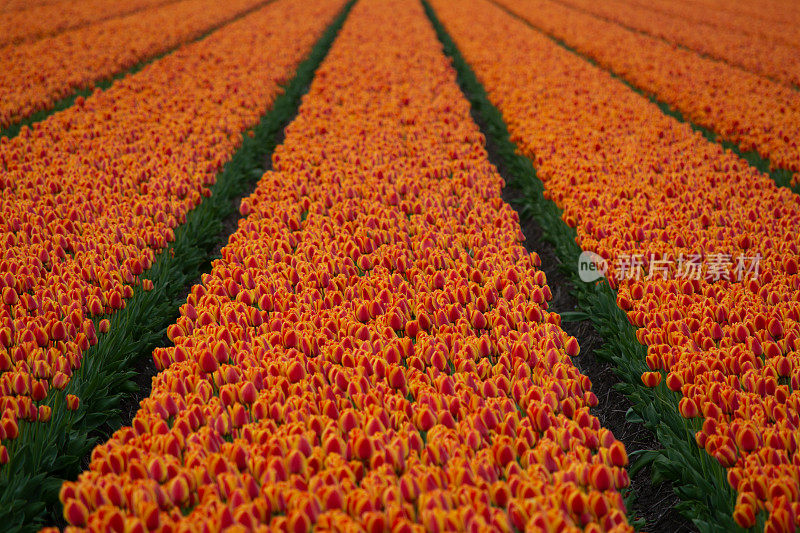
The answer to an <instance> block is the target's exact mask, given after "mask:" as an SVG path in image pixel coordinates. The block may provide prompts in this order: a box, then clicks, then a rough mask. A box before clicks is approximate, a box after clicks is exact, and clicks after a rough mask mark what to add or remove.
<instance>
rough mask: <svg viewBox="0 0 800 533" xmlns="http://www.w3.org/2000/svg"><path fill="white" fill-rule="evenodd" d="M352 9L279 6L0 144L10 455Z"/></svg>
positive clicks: (1, 376) (1, 368)
mask: <svg viewBox="0 0 800 533" xmlns="http://www.w3.org/2000/svg"><path fill="white" fill-rule="evenodd" d="M341 7H342V2H338V1H329V0H316V1H313V2H306V3H304V4H303V5H296V4H294V3H292V2H290V1H281V2H277V3H275V4H273V5H270V6H268V7H266V8H264V9H263V10H261V11H259V12H257V13H254V14H252V15H250V16H249V17H246V18H244V19H242V20H240V21H238V22H236V23H234V24H232V25H230V26H229V27H227V28H225V29H223V30H220V31H219V32H217V33H215V34H214V35H212V36H210V37H209V38H207V39H205V40H203V41H202V42H198V43H196V44H193V45H191V46H189V47H186V48H185V49H181V50H180V51H178V52H176V53H175V54H173V55H171V56H169V57H167V58H164V59H163V60H161V61H159V62H157V63H155V64H153V65H151V66H150V67H148V68H147V69H145V70H143V71H141V72H139V73H137V74H136V75H134V76H131V77H129V78H126V79H125V80H122V81H121V82H119V83H118V84H116V85H115V86H114V87H113V88H111V89H109V90H108V91H105V92H102V93H98V94H96V95H94V96H92V97H91V98H89V99H87V100H86V101H83V102H79V103H78V104H77V105H76V106H75V107H73V108H70V109H69V110H67V111H64V112H62V113H58V114H56V115H53V116H51V117H50V118H49V119H47V120H46V121H44V122H42V123H40V124H38V125H37V126H36V127H35V128H34V129H33V130H26V131H24V132H23V133H22V134H21V135H20V136H18V137H16V138H14V139H12V140H10V141H8V140H6V142H3V143H2V144H0V167H2V168H4V169H5V171H4V172H3V174H2V175H0V180H2V181H0V189H1V190H2V200H0V202H2V203H0V213H2V215H1V216H0V246H2V257H3V259H2V260H0V293H1V294H2V301H1V302H0V411H2V422H1V423H0V439H1V440H2V441H4V442H5V443H6V444H7V440H8V439H14V438H16V436H17V435H18V429H17V426H18V420H20V419H24V420H27V421H30V422H37V421H38V422H42V423H44V422H47V421H48V420H49V418H50V416H51V411H50V402H49V398H48V392H49V391H50V390H51V389H64V388H65V387H66V386H67V385H68V383H69V381H70V377H71V376H72V375H73V373H74V372H75V371H76V370H77V369H78V368H79V367H80V366H81V359H82V354H83V352H84V351H85V350H86V349H87V348H88V347H89V346H91V345H93V344H95V343H96V342H97V339H98V335H99V334H100V333H103V332H105V331H107V330H108V328H109V325H110V322H109V320H108V319H107V318H104V316H105V315H109V314H111V313H114V312H116V311H118V310H119V309H122V308H124V307H125V305H126V299H127V298H129V297H131V296H132V295H133V289H134V287H135V286H136V285H137V284H141V287H142V288H143V289H145V290H149V289H150V288H152V282H150V281H149V280H143V281H141V283H140V278H139V276H140V275H141V274H142V273H143V272H144V271H146V270H147V269H148V268H149V267H150V266H151V265H152V264H153V262H154V259H155V257H156V255H157V254H158V253H159V252H160V251H162V250H163V249H165V248H166V247H167V246H168V244H169V243H170V242H171V241H172V240H173V239H174V234H175V229H176V227H177V226H178V225H180V224H181V223H183V222H184V221H185V220H186V215H187V213H188V212H189V211H190V210H191V209H193V208H194V207H196V206H197V205H198V204H199V203H200V201H201V200H202V198H203V197H204V196H208V194H209V193H210V189H209V186H210V185H211V184H212V183H213V182H214V180H215V177H216V174H217V172H218V171H219V170H220V169H221V167H222V165H223V164H224V163H225V162H226V161H228V160H229V159H230V157H231V155H232V154H233V153H234V152H235V151H236V149H237V147H238V146H239V145H240V144H241V141H242V135H243V131H244V130H246V129H247V128H250V127H252V126H254V125H255V124H257V123H258V121H259V116H260V115H261V114H262V113H264V111H265V110H266V109H267V108H269V106H270V105H271V104H272V102H273V100H274V99H275V97H276V95H277V94H278V92H279V91H280V90H281V85H282V84H283V83H284V82H285V81H286V80H287V79H288V78H290V77H291V75H292V73H293V72H294V70H295V69H296V68H297V65H298V64H299V63H300V61H301V60H302V59H303V58H304V57H305V56H306V55H307V54H308V52H309V50H310V49H311V47H312V46H313V45H314V43H315V42H316V39H318V38H319V36H320V35H321V34H322V32H323V31H324V30H325V28H326V24H327V23H329V22H330V21H331V20H332V19H333V17H334V15H335V13H336V12H337V11H338V10H339V9H341ZM276 19H278V20H285V21H284V22H283V23H282V24H280V25H276V24H275V23H274V21H275V20H276ZM78 400H79V399H78ZM69 405H70V406H76V405H77V401H75V402H74V403H70V404H69ZM8 459H9V458H8V455H7V452H4V451H3V446H2V445H0V463H4V462H6V461H7V460H8ZM11 459H12V460H13V457H12V458H11Z"/></svg>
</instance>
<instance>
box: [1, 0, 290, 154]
mask: <svg viewBox="0 0 800 533" xmlns="http://www.w3.org/2000/svg"><path fill="white" fill-rule="evenodd" d="M274 1H275V0H264V1H263V2H259V3H258V4H256V5H254V6H253V7H250V8H248V9H246V10H245V11H242V12H240V13H238V14H237V15H234V16H233V17H232V18H230V19H228V20H224V21H222V22H220V23H219V24H215V25H214V26H212V27H210V28H208V29H207V30H206V31H204V32H203V33H202V34H200V35H199V36H198V37H195V38H194V39H190V40H188V41H184V42H182V43H179V44H177V45H175V46H173V47H171V48H169V49H167V50H165V51H164V52H161V53H160V54H157V55H154V56H152V57H149V58H147V59H143V60H142V61H140V62H138V63H136V64H135V65H133V66H132V67H130V68H128V69H125V70H123V71H121V72H118V73H116V74H114V75H113V76H111V77H108V78H104V79H101V80H98V81H94V82H91V86H90V87H87V88H84V89H77V90H75V92H73V93H71V94H69V95H68V96H65V97H64V98H61V99H60V100H56V101H55V102H53V104H52V105H51V106H49V107H47V108H45V109H40V110H39V111H36V112H35V113H33V114H31V115H28V116H27V117H25V118H24V119H22V120H20V121H19V122H16V123H14V124H11V125H10V126H7V127H6V128H4V129H0V137H8V138H9V139H13V138H14V137H16V136H17V135H19V132H20V131H21V130H22V128H23V127H25V126H27V127H29V128H30V127H31V126H33V125H34V124H36V123H37V122H41V121H43V120H45V119H46V118H47V117H49V116H50V115H53V114H55V113H58V112H59V111H63V110H65V109H67V108H69V107H72V105H73V104H74V103H75V100H76V99H77V98H78V97H79V96H82V97H84V98H88V97H89V96H91V95H92V93H94V92H95V91H96V90H100V91H105V90H106V89H108V88H109V87H111V86H112V85H113V84H114V82H115V81H117V80H119V79H122V78H124V77H125V76H128V75H131V74H136V73H137V72H139V71H140V70H142V69H143V68H144V67H146V66H147V65H149V64H151V63H155V62H156V61H158V60H159V59H161V58H163V57H166V56H168V55H169V54H171V53H173V52H175V51H176V50H178V49H179V48H181V47H183V46H187V45H190V44H193V43H196V42H198V41H202V40H203V39H205V38H206V37H208V36H209V35H211V34H212V33H214V32H215V31H217V30H219V29H220V28H222V27H224V26H227V25H228V24H232V23H234V22H236V21H237V20H239V19H241V18H244V17H246V16H247V15H249V14H250V13H253V12H254V11H257V10H259V9H261V8H262V7H264V6H266V5H267V4H271V3H272V2H274ZM126 16H127V15H126Z"/></svg>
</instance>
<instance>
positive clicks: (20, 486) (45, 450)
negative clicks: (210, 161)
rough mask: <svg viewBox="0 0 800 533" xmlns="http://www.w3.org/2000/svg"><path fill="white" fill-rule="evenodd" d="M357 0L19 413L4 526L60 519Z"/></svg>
mask: <svg viewBox="0 0 800 533" xmlns="http://www.w3.org/2000/svg"><path fill="white" fill-rule="evenodd" d="M354 3H355V0H351V1H350V2H349V3H348V4H347V5H346V6H345V7H344V8H343V9H342V11H341V12H340V13H339V14H338V15H337V17H336V18H335V19H334V21H333V22H332V23H331V25H330V26H329V27H328V29H327V30H326V31H325V33H324V34H323V36H322V37H321V38H320V40H319V41H318V42H317V44H316V45H315V46H314V48H313V49H312V51H311V52H310V54H309V56H308V57H307V58H306V59H305V60H304V61H303V62H302V63H301V64H300V65H299V66H298V68H297V72H296V74H295V77H294V78H293V79H292V81H291V82H289V84H288V85H287V86H286V87H285V91H284V92H283V93H282V94H281V95H280V96H279V97H278V98H277V99H276V100H275V103H274V105H273V107H272V109H271V110H270V111H269V113H267V114H266V115H265V116H264V117H263V119H262V120H261V122H260V123H259V124H258V125H257V126H256V127H255V128H254V129H253V130H252V131H253V134H254V136H253V137H252V138H251V137H249V136H247V135H245V136H244V142H243V144H242V147H241V148H240V149H239V150H238V151H237V152H236V154H235V155H234V156H233V158H232V159H231V161H229V162H228V163H227V164H226V165H225V167H224V169H223V170H222V172H221V173H220V175H219V176H218V177H217V182H216V184H215V185H214V186H213V187H212V188H211V189H212V195H211V196H210V197H209V198H207V199H205V200H204V201H203V202H202V203H201V204H200V205H199V206H198V207H197V208H196V209H194V210H193V211H191V212H190V213H189V214H188V215H187V218H186V223H185V224H184V225H182V226H180V227H179V228H177V230H176V231H175V237H176V238H175V241H174V242H173V243H172V245H171V246H170V247H169V249H167V250H165V251H164V252H162V253H161V254H160V255H159V257H158V259H157V261H156V263H155V265H154V266H153V267H152V268H151V269H150V270H149V271H148V272H146V273H145V274H144V275H143V276H142V278H146V279H150V280H152V281H153V284H154V287H155V288H154V289H153V290H152V291H149V292H147V291H143V290H142V289H141V288H137V289H136V290H135V291H134V296H133V297H132V298H130V299H128V300H127V301H126V304H127V305H126V307H125V309H123V310H121V311H119V312H117V313H115V314H114V315H113V316H112V317H111V329H110V331H109V332H108V333H107V334H105V335H103V336H101V337H100V340H99V342H98V343H97V344H96V345H95V346H93V347H91V348H90V349H89V350H87V351H86V352H85V353H84V358H83V362H82V364H81V367H80V368H79V369H78V370H77V371H76V372H75V374H74V375H73V376H72V380H71V381H70V382H69V384H68V385H67V387H66V389H65V390H63V391H55V390H54V391H52V392H51V394H50V395H49V396H48V397H47V399H46V400H45V402H44V404H46V405H50V406H51V407H52V409H53V416H52V419H51V420H50V422H48V423H46V424H40V423H36V424H31V423H28V422H24V421H20V435H19V437H18V438H17V439H15V440H13V441H9V442H8V443H7V446H8V449H9V454H10V455H11V462H9V464H7V465H5V466H3V467H2V468H0V524H3V526H2V530H3V531H5V532H12V531H36V530H37V529H38V528H39V527H40V526H41V525H42V524H43V523H45V522H50V523H53V522H56V523H57V522H60V521H61V512H62V511H61V504H60V502H59V500H58V491H59V489H60V487H61V483H62V481H63V480H65V479H75V478H76V477H77V476H78V474H79V473H80V471H81V461H82V460H83V459H84V457H85V456H86V455H87V454H88V453H89V452H90V451H91V449H92V447H93V446H94V445H95V443H96V441H97V440H98V437H102V436H107V435H110V434H111V432H113V431H114V430H115V429H117V428H118V427H119V426H120V423H121V418H120V402H121V401H122V400H123V399H124V398H125V397H126V396H127V395H128V393H130V392H132V391H133V390H135V388H136V386H135V384H134V383H133V381H132V378H133V377H134V375H135V371H133V370H131V368H132V367H133V362H134V361H136V360H137V359H140V358H142V357H150V355H151V353H152V351H153V348H154V347H155V346H156V345H157V343H158V342H159V341H160V340H161V339H162V338H163V336H164V332H165V330H166V327H167V326H168V325H170V324H171V323H173V322H174V320H175V319H176V317H177V316H178V307H179V306H180V305H181V304H183V303H184V301H185V290H186V287H187V285H188V284H189V283H191V282H192V280H195V279H196V278H197V277H198V276H199V275H200V273H201V272H202V271H203V269H204V268H205V267H207V266H208V263H209V261H210V260H211V259H212V257H210V252H211V250H212V249H213V247H214V245H215V244H216V242H217V238H218V235H219V234H220V232H221V231H222V228H223V226H222V220H224V219H225V218H226V217H228V216H230V215H231V214H233V213H235V211H236V206H233V205H232V200H233V199H235V198H236V197H238V196H239V195H241V194H243V193H245V192H246V191H248V190H249V189H250V188H251V187H252V185H253V184H254V183H255V182H256V181H258V179H259V178H260V177H261V176H262V175H263V173H264V171H265V168H264V166H265V164H266V162H267V160H268V158H269V157H270V156H271V154H272V152H273V150H274V149H275V146H276V145H277V143H278V142H279V139H280V136H281V134H282V132H283V128H284V127H285V126H286V124H287V123H288V122H289V121H290V120H292V119H293V118H294V116H295V115H296V113H297V108H298V107H299V105H300V100H301V97H302V96H303V94H305V93H306V92H307V91H308V87H309V84H310V82H311V80H312V78H313V76H314V72H315V71H316V69H317V67H318V66H319V64H320V63H321V62H322V60H323V59H324V58H325V56H326V55H327V52H328V49H329V48H330V46H331V44H332V43H333V40H334V39H335V37H336V34H337V33H338V31H339V29H340V28H341V26H342V24H343V23H344V21H345V19H346V17H347V14H348V13H349V12H350V9H351V8H352V6H353V4H354ZM67 394H75V395H76V396H78V397H79V398H80V408H79V409H78V410H77V411H68V410H67V409H66V407H65V403H66V400H65V397H66V395H67Z"/></svg>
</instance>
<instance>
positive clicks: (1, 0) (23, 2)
mask: <svg viewBox="0 0 800 533" xmlns="http://www.w3.org/2000/svg"><path fill="white" fill-rule="evenodd" d="M64 1H65V0H0V13H11V12H14V11H19V10H22V9H28V8H31V7H40V6H45V5H49V4H55V3H57V2H64Z"/></svg>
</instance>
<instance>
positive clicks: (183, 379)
mask: <svg viewBox="0 0 800 533" xmlns="http://www.w3.org/2000/svg"><path fill="white" fill-rule="evenodd" d="M483 142H484V139H483V136H482V135H481V134H480V132H479V130H478V128H477V126H476V125H475V124H474V123H473V122H472V120H471V118H470V108H469V104H468V103H467V102H466V100H465V99H464V97H463V96H462V95H461V93H460V91H459V88H458V86H457V84H456V81H455V75H454V72H453V69H452V68H451V67H450V65H449V63H448V62H447V59H446V58H445V56H444V55H443V54H442V51H441V48H440V46H439V44H438V42H437V40H436V37H435V34H434V32H433V30H432V28H431V26H430V24H429V22H428V21H427V19H426V18H425V16H424V13H423V11H422V8H421V6H420V4H419V3H417V2H416V1H414V0H401V1H399V2H398V1H396V0H362V1H361V2H359V3H358V4H357V5H356V7H355V8H354V9H353V12H352V13H351V15H350V18H349V19H348V21H347V22H346V24H345V26H344V28H343V30H342V33H341V34H340V36H339V37H338V38H337V40H336V41H335V43H334V46H333V47H332V48H331V51H330V54H329V55H328V57H327V59H326V60H325V62H324V63H323V64H322V66H321V67H320V69H319V70H318V72H317V76H316V78H315V81H314V83H313V84H312V86H311V89H310V93H309V94H308V95H307V96H306V98H305V99H304V102H303V105H302V106H301V108H300V111H299V114H298V117H297V119H296V120H295V121H294V122H293V123H292V124H291V125H290V126H289V127H288V128H287V130H286V139H285V142H284V144H283V145H281V146H280V147H278V149H277V150H276V151H275V153H274V155H273V167H274V170H273V171H270V172H268V173H267V174H265V175H264V177H263V178H262V180H261V182H260V183H259V186H258V188H257V189H256V192H255V193H254V194H253V195H252V196H250V197H249V198H247V199H245V200H244V201H243V202H242V205H241V211H242V214H243V215H246V218H244V219H242V220H240V222H239V229H238V231H237V232H236V233H235V234H234V235H233V236H232V237H231V239H230V241H229V244H228V246H226V247H225V248H224V249H223V250H222V256H223V258H222V259H221V260H219V261H217V262H215V264H214V266H213V271H212V272H211V273H210V274H208V275H205V276H204V277H203V283H202V285H196V286H195V287H193V289H192V291H191V294H190V296H189V298H188V301H187V302H186V304H185V305H184V306H183V307H182V308H181V317H180V318H179V319H178V321H177V322H176V323H175V324H174V325H173V326H171V327H170V328H169V329H168V334H169V336H170V337H171V338H172V340H173V342H174V346H173V347H170V348H163V349H157V350H156V351H155V352H154V354H153V358H154V360H155V362H156V364H157V366H159V367H160V368H163V369H164V370H163V371H162V372H161V373H160V374H159V375H158V376H157V377H156V378H154V380H153V388H152V393H151V396H150V398H148V399H146V400H144V401H143V402H142V403H141V408H140V410H139V412H138V413H137V415H136V417H135V418H134V420H133V423H132V424H131V426H130V427H124V428H122V429H120V430H119V431H117V432H116V433H115V434H114V436H113V437H112V438H111V440H110V441H109V442H107V443H106V444H103V445H101V446H98V447H97V448H96V449H95V450H94V452H93V453H92V460H91V465H90V470H89V471H88V472H85V473H84V474H82V475H81V477H80V478H79V479H78V481H77V482H68V483H65V484H64V485H63V487H62V490H61V499H62V502H63V504H64V516H65V518H66V520H67V521H68V522H69V523H70V524H72V525H75V526H87V527H89V528H103V527H116V528H118V529H120V530H121V529H122V528H124V529H125V530H126V531H137V530H144V529H157V528H160V529H161V530H162V531H179V530H180V531H183V530H187V531H188V530H191V529H198V530H201V529H204V528H207V529H209V530H216V529H222V528H226V527H231V526H237V527H240V528H244V529H247V530H264V531H266V530H281V531H286V530H290V531H298V532H299V531H308V530H311V529H312V528H319V529H321V530H337V531H345V530H348V531H349V530H364V529H366V530H368V531H390V530H391V531H421V530H429V531H443V530H454V529H460V530H461V529H469V530H482V529H485V528H491V529H493V530H502V531H511V530H514V529H516V530H536V531H539V530H541V531H556V530H558V531H564V530H576V529H579V528H580V529H586V530H588V531H600V530H615V531H631V530H632V528H630V526H628V525H627V523H626V518H625V514H624V505H623V502H622V498H621V493H620V491H619V490H620V489H622V488H624V487H626V486H627V485H628V483H629V480H628V477H627V473H626V470H625V466H626V464H627V455H626V453H625V449H624V446H623V445H622V443H621V442H619V441H617V440H616V439H615V438H614V436H613V435H612V434H611V432H609V431H608V430H606V429H604V428H601V427H600V424H599V422H598V420H597V419H596V418H595V417H594V416H592V415H591V414H590V413H589V408H590V407H592V406H594V405H596V403H597V398H596V397H595V396H594V394H593V393H592V392H591V390H590V385H591V384H590V382H589V380H588V379H587V378H586V377H585V376H583V375H581V374H580V373H579V372H578V371H577V369H576V368H575V367H574V366H573V365H572V363H571V361H570V356H574V355H576V354H577V353H578V344H577V342H576V340H575V339H574V338H572V337H569V336H568V335H567V334H566V333H565V332H564V331H563V330H562V329H561V328H560V327H559V323H560V317H559V316H558V315H557V314H555V313H551V312H549V311H548V310H547V300H548V299H549V298H550V296H551V295H550V290H549V288H548V286H547V284H546V280H545V276H544V275H543V273H542V272H541V271H540V270H538V269H537V268H536V266H537V264H538V263H539V258H538V256H536V254H529V253H527V252H526V251H525V249H524V247H523V246H522V245H521V244H520V242H519V241H520V240H521V239H522V238H523V237H522V235H521V233H520V227H519V224H518V220H517V217H516V214H515V213H514V211H513V210H512V209H511V208H510V207H509V206H508V205H506V204H504V203H503V202H502V200H501V199H500V188H501V186H502V180H501V178H500V177H499V175H498V174H497V171H496V170H495V169H494V167H493V166H492V165H491V164H490V163H489V161H488V159H487V153H486V151H485V149H484V147H483ZM267 528H271V529H267Z"/></svg>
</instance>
